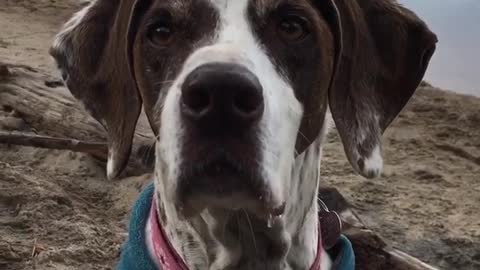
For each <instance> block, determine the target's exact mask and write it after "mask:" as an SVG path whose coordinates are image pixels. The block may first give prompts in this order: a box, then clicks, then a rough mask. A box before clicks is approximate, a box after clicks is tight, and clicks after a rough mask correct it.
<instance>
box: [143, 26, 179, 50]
mask: <svg viewBox="0 0 480 270" xmlns="http://www.w3.org/2000/svg"><path fill="white" fill-rule="evenodd" d="M173 34H174V30H173V26H172V25H171V24H170V23H168V22H160V23H156V24H155V25H153V26H152V27H150V30H149V31H148V38H149V39H150V41H151V42H152V43H153V44H155V45H157V46H160V47H166V46H168V45H169V44H170V43H171V42H172V40H173Z"/></svg>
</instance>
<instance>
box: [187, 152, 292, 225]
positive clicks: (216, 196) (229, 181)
mask: <svg viewBox="0 0 480 270" xmlns="http://www.w3.org/2000/svg"><path fill="white" fill-rule="evenodd" d="M251 163H253V162H251ZM251 163H250V162H245V163H244V164H241V163H240V162H238V161H235V160H233V159H231V158H229V157H228V156H221V157H217V158H215V159H211V160H209V161H206V162H200V163H197V164H189V165H186V164H185V165H186V166H185V165H184V166H183V170H182V174H181V176H180V177H179V182H178V199H179V205H178V206H179V210H180V212H181V213H183V215H184V216H185V217H186V218H188V217H192V216H195V215H196V214H199V213H201V212H202V211H203V210H205V209H208V208H210V209H223V210H233V211H236V210H241V209H242V210H246V211H248V212H250V213H252V214H254V215H255V216H257V217H258V218H259V219H262V220H265V221H267V222H271V221H272V219H275V218H278V217H281V216H282V215H283V213H284V210H285V204H284V202H283V201H281V200H280V199H279V198H278V196H275V195H278V194H274V192H273V191H272V189H271V188H270V187H269V186H268V184H267V183H268V182H267V181H265V179H263V177H261V174H260V173H259V172H258V169H256V166H255V165H254V164H251Z"/></svg>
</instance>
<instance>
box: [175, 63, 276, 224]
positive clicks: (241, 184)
mask: <svg viewBox="0 0 480 270" xmlns="http://www.w3.org/2000/svg"><path fill="white" fill-rule="evenodd" d="M179 106H180V114H181V118H180V119H181V126H182V130H183V136H182V138H179V140H180V141H181V144H182V151H181V156H182V161H181V164H180V170H179V171H180V175H179V178H178V195H179V199H180V202H181V203H182V204H183V206H184V208H185V209H188V208H189V207H190V208H191V207H194V208H196V209H192V211H193V212H194V213H196V212H198V211H199V210H201V209H202V208H205V207H209V206H213V207H221V208H226V209H240V208H245V209H250V210H252V211H253V212H257V213H260V212H261V213H263V214H264V213H267V212H268V213H270V212H271V211H273V210H272V209H270V208H269V207H270V206H269V196H270V195H271V194H270V192H269V191H268V189H267V187H266V184H265V182H266V181H265V179H263V177H262V173H261V165H260V164H261V163H262V162H261V159H262V152H261V150H260V148H261V147H260V135H259V134H260V132H259V129H260V127H259V125H260V122H261V119H262V116H263V114H264V111H265V103H264V97H263V88H262V85H261V84H260V82H259V80H258V78H257V77H256V76H255V75H254V74H253V73H252V72H251V71H249V70H248V69H247V68H246V67H244V66H242V65H239V64H234V63H208V64H204V65H201V66H199V67H198V68H196V69H194V70H193V71H192V72H191V73H190V74H188V75H187V76H186V78H185V80H184V82H183V84H182V86H181V98H180V104H179ZM198 208H200V209H198ZM186 215H188V214H186Z"/></svg>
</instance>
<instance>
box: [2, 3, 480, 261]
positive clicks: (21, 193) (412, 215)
mask: <svg viewBox="0 0 480 270" xmlns="http://www.w3.org/2000/svg"><path fill="white" fill-rule="evenodd" d="M79 7H80V4H79V3H78V1H73V0H63V1H60V0H58V1H55V0H2V2H1V4H0V60H1V61H3V62H7V63H15V64H22V65H28V66H30V67H32V68H35V69H36V70H39V71H40V72H44V73H46V74H54V75H55V76H58V75H57V74H58V73H57V71H56V70H55V68H54V66H53V61H52V60H51V59H50V57H49V56H48V54H47V50H48V47H49V45H50V43H51V39H52V36H53V35H54V34H55V33H56V32H57V31H58V29H59V27H60V25H61V24H62V22H64V21H65V20H66V19H67V18H68V17H69V16H70V15H71V14H72V13H73V12H74V11H75V10H78V8H79ZM0 91H2V90H1V88H0ZM70 120H71V121H75V119H73V120H72V119H70ZM23 124H25V123H23V122H22V118H21V115H16V114H15V113H14V112H12V111H10V110H9V108H0V130H9V129H12V128H14V127H19V126H22V125H23ZM27 124H28V123H27ZM36 132H37V133H38V134H42V132H43V131H42V130H36ZM384 156H385V164H386V165H385V172H384V173H383V175H382V177H381V178H379V179H375V180H366V179H363V178H361V177H359V176H355V175H354V174H353V171H352V169H351V168H350V166H349V165H348V163H347V161H346V158H345V156H344V154H343V148H342V145H341V143H340V142H339V140H338V137H337V136H336V134H335V132H333V133H332V134H331V135H330V136H329V139H328V143H327V144H326V147H325V157H324V160H323V163H322V180H323V182H322V183H324V184H325V185H327V184H328V185H331V186H335V187H337V188H338V189H339V190H341V192H342V193H343V194H344V195H345V196H346V197H347V199H348V200H349V201H350V202H351V203H352V205H353V207H354V208H355V209H356V210H357V211H358V213H359V214H360V216H361V218H362V219H363V220H364V221H365V223H366V224H367V225H368V226H370V227H371V228H372V229H374V230H375V231H376V232H378V233H379V234H380V235H381V236H382V237H384V238H385V239H386V240H387V241H388V242H389V243H391V244H392V245H393V246H395V247H397V248H399V249H401V250H403V251H406V252H408V253H410V254H411V255H413V256H416V257H418V258H420V259H422V260H424V261H426V262H428V263H430V264H432V265H435V266H438V267H440V268H441V269H462V270H463V269H480V99H478V98H474V97H469V96H461V95H457V94H454V93H453V92H446V91H440V90H439V89H436V88H434V87H431V86H424V87H421V88H420V89H419V91H417V93H416V95H415V96H414V97H413V98H412V100H411V102H410V103H409V105H408V106H407V108H406V109H405V110H404V111H403V112H402V114H401V115H400V117H399V118H398V119H397V120H396V121H395V122H394V123H393V125H392V126H391V128H390V129H389V130H388V131H387V133H386V134H385V136H384ZM149 180H150V176H149V175H144V176H139V177H130V178H126V179H122V180H117V181H108V180H106V178H105V170H104V164H103V163H101V162H98V161H96V160H94V159H93V158H91V157H90V156H88V155H85V154H80V153H72V152H67V151H54V150H44V149H35V148H28V147H18V146H7V145H0V269H112V268H113V266H114V264H115V261H116V260H117V258H118V255H119V249H120V246H121V243H122V241H123V240H124V238H125V236H126V231H125V230H126V222H127V219H128V213H129V210H130V207H131V205H132V202H133V201H134V200H135V197H136V196H137V194H138V192H139V190H140V189H141V188H142V187H143V186H144V185H145V184H146V183H148V181H149Z"/></svg>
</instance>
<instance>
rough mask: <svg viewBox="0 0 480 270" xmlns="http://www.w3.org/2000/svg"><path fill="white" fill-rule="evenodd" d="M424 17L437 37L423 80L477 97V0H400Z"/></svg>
mask: <svg viewBox="0 0 480 270" xmlns="http://www.w3.org/2000/svg"><path fill="white" fill-rule="evenodd" d="M399 2H401V3H403V4H404V5H405V6H406V7H408V8H410V9H412V10H414V11H415V12H416V13H417V14H418V15H419V16H420V17H421V18H422V19H424V20H425V21H426V22H427V24H428V25H429V26H430V28H431V29H432V30H433V32H435V33H436V34H437V36H438V39H439V40H440V42H439V44H438V47H437V51H436V53H435V56H434V57H433V59H432V62H431V64H430V68H429V69H428V71H427V76H426V80H427V81H429V82H430V83H432V84H434V85H436V86H439V87H441V88H446V89H449V90H452V91H455V92H458V93H463V94H471V95H476V96H480V51H479V50H480V0H400V1H399Z"/></svg>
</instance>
